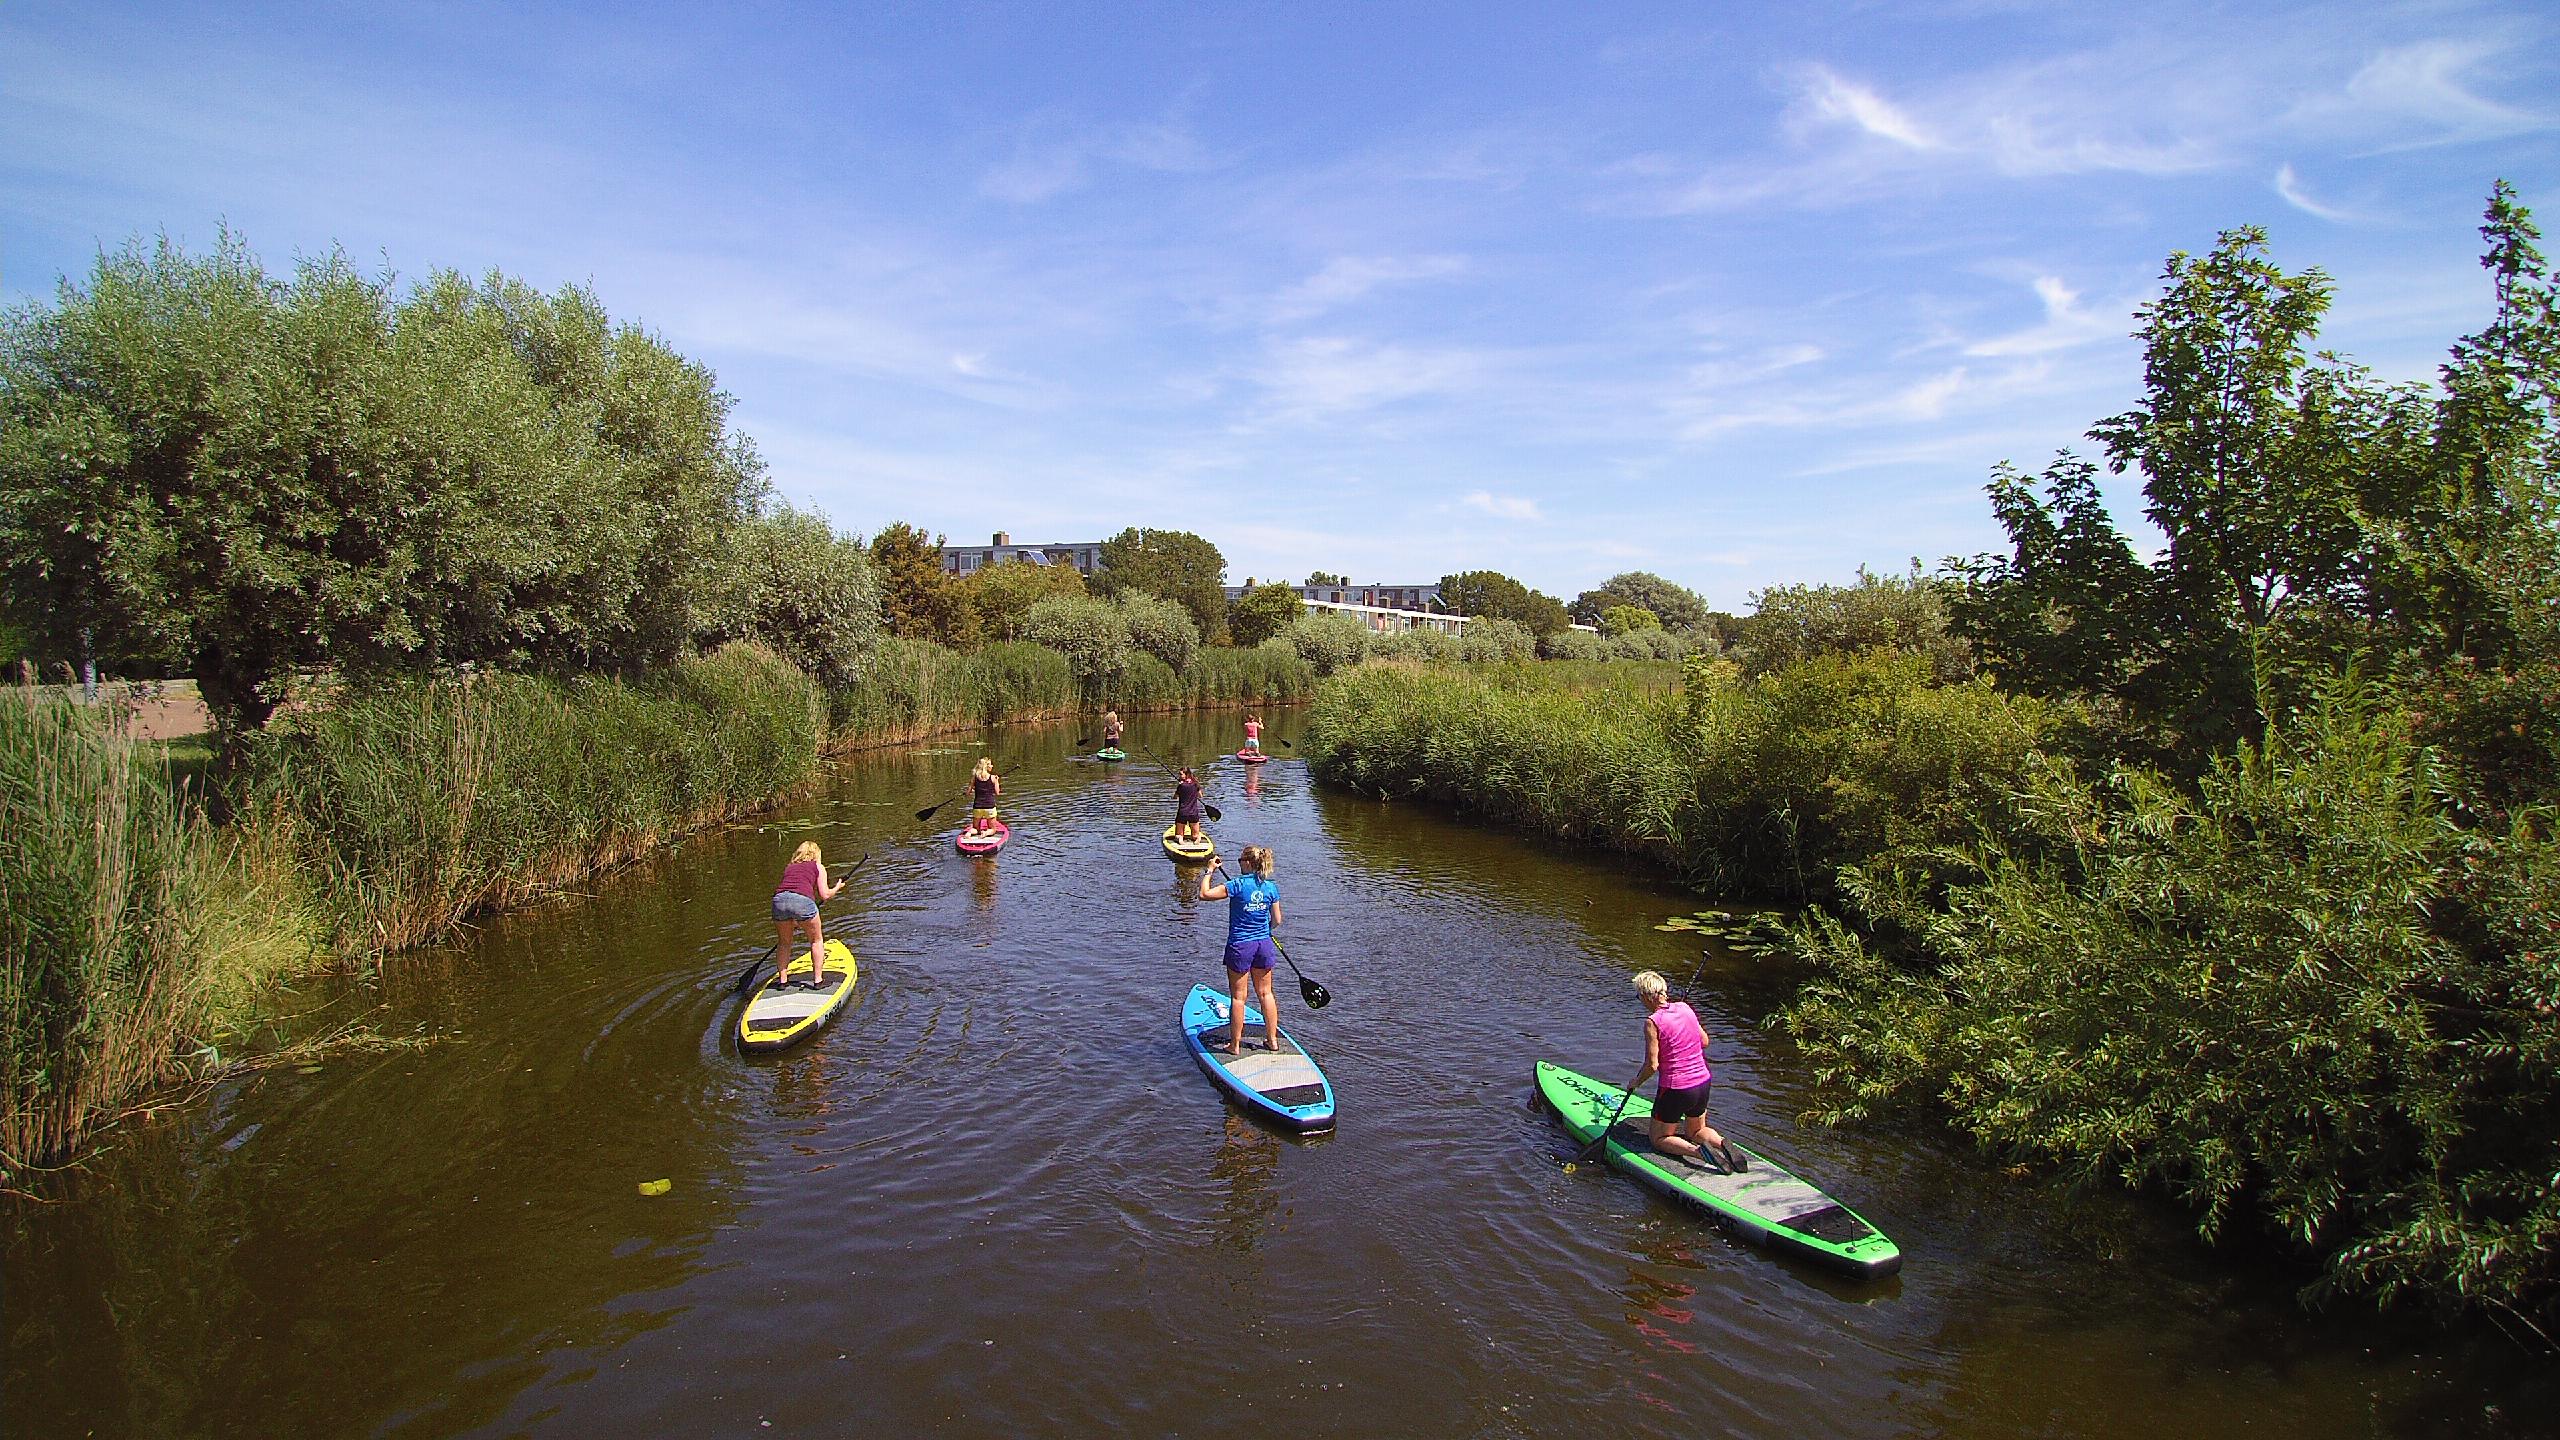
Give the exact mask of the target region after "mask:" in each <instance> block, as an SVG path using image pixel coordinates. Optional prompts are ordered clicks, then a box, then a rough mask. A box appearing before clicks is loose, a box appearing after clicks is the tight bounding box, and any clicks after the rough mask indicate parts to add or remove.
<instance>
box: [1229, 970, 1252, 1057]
mask: <svg viewBox="0 0 2560 1440" xmlns="http://www.w3.org/2000/svg"><path fill="white" fill-rule="evenodd" d="M1252 984H1253V975H1252V972H1251V971H1247V972H1245V973H1244V974H1241V975H1239V974H1237V973H1236V972H1235V971H1233V970H1229V971H1228V972H1227V1053H1228V1054H1230V1055H1241V1054H1243V1053H1244V997H1245V991H1246V990H1247V989H1249V988H1250V987H1251V986H1252Z"/></svg>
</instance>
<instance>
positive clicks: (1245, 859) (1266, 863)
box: [1236, 845, 1275, 880]
mask: <svg viewBox="0 0 2560 1440" xmlns="http://www.w3.org/2000/svg"><path fill="white" fill-rule="evenodd" d="M1274 863H1275V862H1274V861H1273V859H1272V855H1271V847H1270V846H1268V845H1247V846H1246V847H1244V853H1243V854H1241V855H1239V856H1237V857H1236V868H1237V869H1239V870H1242V871H1245V872H1247V873H1249V874H1254V875H1259V876H1261V877H1262V878H1263V879H1265V880H1268V879H1270V878H1271V867H1272V865H1273V864H1274Z"/></svg>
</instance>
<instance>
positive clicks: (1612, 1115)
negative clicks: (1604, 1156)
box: [1564, 949, 1715, 1173]
mask: <svg viewBox="0 0 2560 1440" xmlns="http://www.w3.org/2000/svg"><path fill="white" fill-rule="evenodd" d="M1714 953H1715V952H1713V951H1711V950H1704V949H1702V950H1700V951H1699V953H1698V963H1697V965H1696V967H1695V968H1693V969H1691V970H1690V972H1689V983H1688V984H1686V985H1684V986H1682V987H1680V998H1681V999H1683V1000H1686V999H1687V998H1689V992H1691V991H1693V990H1695V989H1697V988H1698V977H1699V976H1701V975H1704V974H1706V973H1707V961H1708V959H1709V958H1711V957H1712V956H1713V955H1714ZM1634 1098H1636V1087H1634V1086H1633V1085H1630V1086H1628V1087H1627V1089H1626V1093H1624V1094H1622V1095H1620V1096H1619V1097H1618V1108H1617V1109H1615V1110H1612V1111H1610V1112H1609V1123H1608V1124H1606V1125H1603V1126H1601V1127H1600V1133H1599V1134H1597V1135H1594V1136H1592V1137H1591V1143H1590V1144H1588V1145H1585V1146H1583V1147H1582V1150H1581V1152H1580V1153H1579V1154H1577V1155H1575V1156H1574V1157H1573V1158H1572V1159H1570V1160H1567V1161H1566V1162H1564V1168H1565V1170H1566V1172H1567V1173H1571V1172H1572V1171H1573V1169H1574V1168H1575V1167H1576V1166H1580V1165H1588V1164H1590V1163H1591V1157H1592V1156H1594V1155H1597V1154H1599V1153H1600V1147H1601V1146H1603V1145H1606V1144H1608V1143H1609V1132H1610V1131H1612V1130H1615V1129H1617V1128H1618V1117H1619V1116H1621V1115H1624V1114H1626V1113H1627V1102H1628V1101H1630V1100H1633V1099H1634Z"/></svg>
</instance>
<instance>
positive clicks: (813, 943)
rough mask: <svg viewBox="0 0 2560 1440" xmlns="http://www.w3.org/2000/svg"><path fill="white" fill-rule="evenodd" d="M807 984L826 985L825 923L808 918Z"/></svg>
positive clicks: (812, 917) (815, 917) (816, 918)
mask: <svg viewBox="0 0 2560 1440" xmlns="http://www.w3.org/2000/svg"><path fill="white" fill-rule="evenodd" d="M808 924H809V983H810V984H812V985H824V984H826V983H827V922H826V921H824V920H822V919H820V918H818V917H817V916H815V915H812V916H810V917H809V922H808Z"/></svg>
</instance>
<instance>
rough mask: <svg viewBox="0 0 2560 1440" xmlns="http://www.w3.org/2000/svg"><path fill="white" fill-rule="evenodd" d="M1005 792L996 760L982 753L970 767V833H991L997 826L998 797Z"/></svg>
mask: <svg viewBox="0 0 2560 1440" xmlns="http://www.w3.org/2000/svg"><path fill="white" fill-rule="evenodd" d="M1003 793H1004V779H1003V777H1002V776H999V775H998V774H996V762H995V761H993V760H990V759H988V758H987V757H986V756H984V755H981V756H979V757H978V763H977V764H975V765H973V766H971V767H969V833H970V834H972V835H989V834H993V833H994V832H995V828H996V797H997V796H999V795H1001V794H1003Z"/></svg>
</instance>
